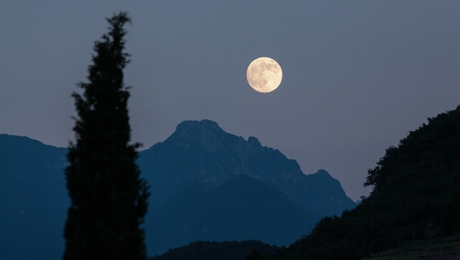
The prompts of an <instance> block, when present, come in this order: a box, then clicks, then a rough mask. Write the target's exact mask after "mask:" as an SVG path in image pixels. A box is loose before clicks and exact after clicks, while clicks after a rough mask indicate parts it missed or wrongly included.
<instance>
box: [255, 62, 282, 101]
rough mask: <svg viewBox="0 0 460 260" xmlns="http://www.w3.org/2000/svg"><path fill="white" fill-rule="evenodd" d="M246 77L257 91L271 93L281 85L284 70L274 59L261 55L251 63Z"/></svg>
mask: <svg viewBox="0 0 460 260" xmlns="http://www.w3.org/2000/svg"><path fill="white" fill-rule="evenodd" d="M246 78H247V79H248V83H249V85H250V86H251V87H252V88H253V89H254V90H255V91H257V92H260V93H269V92H272V91H273V90H275V89H276V88H278V86H279V85H280V83H281V80H282V79H283V71H282V70H281V67H280V65H279V64H278V62H276V61H275V60H274V59H271V58H268V57H260V58H257V59H255V60H254V61H253V62H251V64H249V66H248V70H247V72H246Z"/></svg>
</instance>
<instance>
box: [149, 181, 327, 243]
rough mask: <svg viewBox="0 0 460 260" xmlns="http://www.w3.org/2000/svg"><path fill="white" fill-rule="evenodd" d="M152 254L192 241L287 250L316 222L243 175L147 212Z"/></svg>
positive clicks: (196, 188) (192, 188) (192, 189)
mask: <svg viewBox="0 0 460 260" xmlns="http://www.w3.org/2000/svg"><path fill="white" fill-rule="evenodd" d="M153 216H154V217H153V218H152V224H153V226H154V228H153V229H151V230H148V234H152V235H153V236H155V237H154V238H153V241H154V242H153V248H154V251H153V252H164V251H166V250H167V249H169V248H173V247H178V246H181V245H186V244H188V243H190V242H193V241H197V240H208V241H218V242H222V241H232V240H238V241H242V240H249V239H256V240H262V241H264V242H265V243H269V244H276V245H278V246H287V245H289V244H290V243H292V242H293V241H295V240H296V239H298V238H299V237H301V236H302V235H305V234H308V233H309V232H310V230H311V229H312V228H313V226H314V224H315V223H316V222H317V221H318V220H319V219H320V217H319V216H316V215H314V214H312V213H309V212H307V211H306V210H305V209H303V208H302V207H300V206H298V205H296V204H294V203H293V202H292V201H291V200H290V199H289V198H288V197H287V195H286V194H284V193H282V192H281V191H279V190H277V189H276V188H274V187H270V186H268V185H266V184H265V183H263V182H261V181H258V180H255V179H252V178H250V177H249V176H247V175H243V174H240V175H237V176H235V177H233V178H231V179H230V180H228V181H227V182H225V183H223V184H221V185H219V186H217V187H214V188H212V187H209V186H208V185H205V184H203V183H199V182H197V183H193V184H191V185H189V186H188V187H187V188H185V189H184V190H182V191H180V192H178V193H177V194H175V195H174V196H173V197H172V198H171V199H170V200H168V202H167V203H165V204H164V205H163V206H162V207H160V208H159V210H158V211H157V212H153Z"/></svg>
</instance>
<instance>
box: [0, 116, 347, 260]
mask: <svg viewBox="0 0 460 260" xmlns="http://www.w3.org/2000/svg"><path fill="white" fill-rule="evenodd" d="M66 153H67V149H65V148H56V147H53V146H49V145H45V144H43V143H40V142H38V141H35V140H32V139H30V138H27V137H19V136H11V135H5V134H1V135H0V173H1V178H2V179H1V181H0V212H2V214H0V223H2V224H1V225H0V244H1V245H2V246H1V247H0V259H15V260H16V259H30V258H33V259H37V260H41V259H58V258H61V256H62V253H63V250H64V240H63V238H62V235H63V228H64V223H65V219H66V211H67V208H68V206H69V198H68V195H67V190H66V188H65V185H66V184H65V177H64V173H63V170H64V167H65V166H66V165H67V161H66ZM139 154H140V158H139V160H138V164H139V167H140V169H141V171H142V177H143V178H146V179H147V180H148V182H149V185H151V188H150V191H151V193H152V195H151V196H150V198H149V209H148V213H147V215H146V218H145V225H144V228H145V231H146V245H147V249H148V253H149V254H150V255H152V256H153V255H157V254H161V253H164V252H166V251H167V250H168V249H170V248H174V247H180V246H184V245H187V244H189V243H190V242H193V241H198V240H209V241H233V240H239V241H241V240H253V239H255V240H260V241H262V242H264V243H269V244H276V245H278V246H283V245H285V246H286V245H289V244H290V243H292V242H294V241H295V240H296V239H298V238H300V237H301V236H303V235H306V234H308V233H309V232H310V230H311V229H312V228H313V226H314V224H315V222H316V221H317V220H319V219H320V216H324V215H329V216H331V215H333V214H336V215H340V214H341V212H342V211H343V210H346V209H352V208H353V207H355V203H354V202H353V201H352V200H351V199H350V198H348V197H347V196H346V194H345V192H344V191H343V189H342V187H341V185H340V183H339V182H338V181H337V180H336V179H334V178H332V177H331V176H330V175H329V174H328V173H327V172H326V171H324V170H320V171H318V172H317V173H315V174H311V175H304V174H303V173H302V171H301V170H300V167H299V165H298V164H297V162H296V161H295V160H291V159H288V158H286V157H285V156H284V155H283V154H282V153H281V152H280V151H278V150H276V149H272V148H267V147H263V146H262V145H261V144H260V143H259V141H258V140H257V138H255V137H250V138H249V139H248V140H247V141H246V140H244V139H243V138H242V137H238V136H235V135H232V134H229V133H226V132H224V131H223V130H222V129H221V128H220V127H219V126H218V125H217V123H215V122H212V121H209V120H203V121H199V122H198V121H184V122H182V123H181V124H179V125H178V126H177V129H176V131H175V132H174V133H173V134H172V135H171V136H170V137H169V138H167V139H166V140H165V141H164V142H160V143H157V144H155V145H154V146H152V147H151V148H149V149H147V150H144V151H142V152H140V153H139ZM319 187H320V188H319ZM6 234H7V235H6Z"/></svg>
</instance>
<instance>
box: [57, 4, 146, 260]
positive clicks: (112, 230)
mask: <svg viewBox="0 0 460 260" xmlns="http://www.w3.org/2000/svg"><path fill="white" fill-rule="evenodd" d="M107 21H108V23H109V24H110V26H109V33H108V34H104V35H103V36H102V39H101V40H100V41H96V42H95V46H94V51H95V52H96V54H95V55H93V57H92V61H93V64H92V65H90V66H89V68H88V72H89V76H88V77H87V78H88V80H89V82H88V83H80V84H79V87H81V88H82V89H83V92H84V93H83V96H81V95H79V94H77V93H73V94H72V96H73V97H74V99H75V106H76V111H77V113H78V117H79V118H75V120H76V124H75V127H74V128H73V130H74V131H75V136H76V143H72V142H71V143H70V147H69V153H68V155H67V159H68V161H69V166H68V167H67V168H66V169H65V175H66V180H67V189H68V191H69V196H70V200H71V205H70V207H69V209H68V218H67V221H66V224H65V229H64V238H65V240H66V243H65V252H64V255H63V259H65V260H71V259H72V260H73V259H85V260H91V259H111V260H114V259H135V260H138V259H139V260H140V259H146V258H147V256H146V249H145V244H144V231H143V230H142V229H141V228H140V224H142V223H143V219H144V215H145V214H146V213H147V198H148V196H149V195H150V194H149V192H148V186H147V183H146V181H145V180H143V179H141V178H140V171H139V169H138V167H137V165H136V163H135V161H136V158H137V156H138V155H137V152H136V148H138V147H139V146H140V144H138V143H136V144H133V145H129V144H128V143H129V141H130V135H131V128H130V126H129V116H128V108H127V101H128V98H129V92H128V89H129V87H125V86H124V83H123V69H124V67H125V66H126V64H127V63H128V62H129V60H128V57H129V54H127V53H125V52H123V50H124V45H125V40H124V39H123V37H124V36H125V34H126V31H125V30H124V29H123V26H124V24H125V23H127V22H130V18H129V17H128V14H127V13H126V12H120V13H119V14H114V15H113V17H112V18H110V19H107Z"/></svg>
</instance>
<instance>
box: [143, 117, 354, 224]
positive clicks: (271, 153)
mask: <svg viewBox="0 0 460 260" xmlns="http://www.w3.org/2000/svg"><path fill="white" fill-rule="evenodd" d="M139 166H140V168H141V171H142V172H143V173H146V175H145V177H146V178H147V179H148V180H149V184H150V185H152V197H153V201H152V203H153V204H152V206H153V207H158V206H160V205H161V204H162V203H164V202H165V201H166V198H169V197H170V196H172V195H174V194H175V193H177V192H178V191H179V190H181V189H182V188H184V187H186V186H187V185H188V184H189V183H190V182H191V181H200V182H203V183H207V184H209V185H211V186H216V185H220V184H222V183H224V182H225V181H227V180H229V179H230V178H232V177H234V176H236V175H239V174H244V175H247V176H249V177H251V178H254V179H257V180H259V181H262V182H264V183H265V184H267V185H269V186H273V187H275V188H277V189H279V190H280V191H282V192H284V193H285V194H286V195H287V196H288V197H289V198H290V199H291V200H292V201H293V202H294V203H296V204H298V205H300V206H302V207H303V208H304V209H306V210H307V211H310V212H312V213H314V214H317V215H320V216H323V215H333V214H336V215H340V213H341V212H342V211H343V210H346V209H351V208H353V207H355V205H356V204H355V203H354V202H353V201H352V200H351V199H350V198H348V197H347V196H346V194H345V192H344V191H343V189H342V187H341V185H340V183H339V181H337V180H336V179H334V178H332V177H331V176H330V175H329V174H328V173H327V172H326V171H324V170H320V171H318V172H317V173H315V174H311V175H305V174H303V173H302V171H301V169H300V167H299V164H298V163H297V162H296V161H295V160H292V159H288V158H286V156H284V155H283V154H282V153H281V152H280V151H279V150H277V149H272V148H268V147H264V146H262V145H261V144H260V142H259V140H258V139H257V138H255V137H249V138H248V140H247V141H246V140H245V139H244V138H243V137H239V136H235V135H232V134H229V133H226V132H225V131H224V130H222V129H221V128H220V127H219V126H218V125H217V123H215V122H213V121H210V120H202V121H184V122H182V123H180V124H179V125H178V126H177V128H176V131H175V132H174V133H173V134H172V135H171V136H170V137H169V138H167V139H166V140H165V141H164V142H160V143H157V144H155V145H153V146H152V147H151V148H150V149H147V150H145V151H142V152H141V153H140V159H139ZM153 194H154V195H153Z"/></svg>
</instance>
